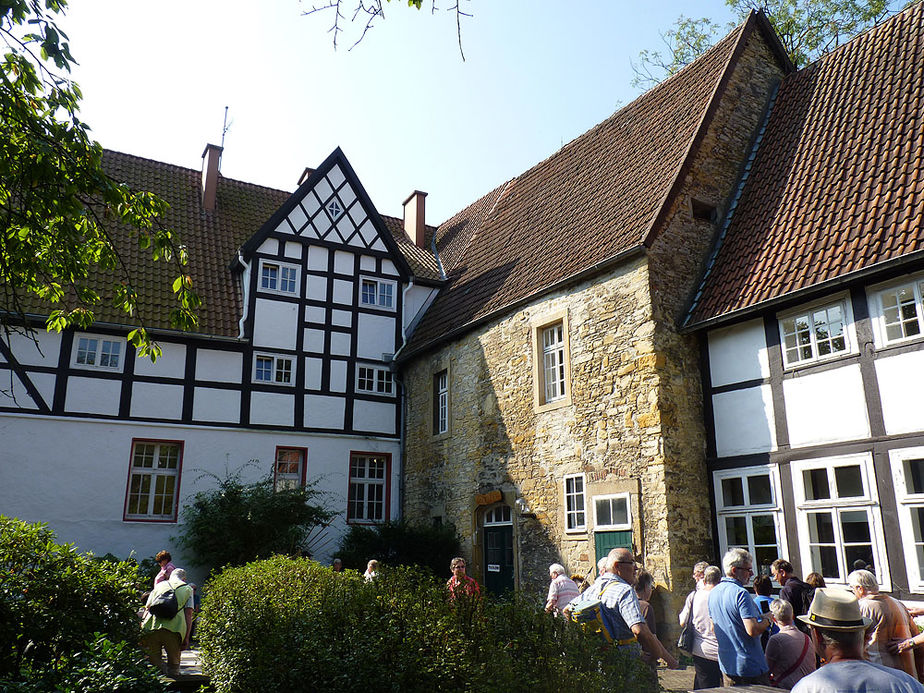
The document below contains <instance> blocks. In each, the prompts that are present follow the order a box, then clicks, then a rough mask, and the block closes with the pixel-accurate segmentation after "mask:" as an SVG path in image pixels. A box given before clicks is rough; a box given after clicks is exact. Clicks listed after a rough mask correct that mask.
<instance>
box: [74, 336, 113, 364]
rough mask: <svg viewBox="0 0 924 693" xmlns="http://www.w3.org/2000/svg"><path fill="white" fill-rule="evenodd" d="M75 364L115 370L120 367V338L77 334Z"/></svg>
mask: <svg viewBox="0 0 924 693" xmlns="http://www.w3.org/2000/svg"><path fill="white" fill-rule="evenodd" d="M74 365H75V366H83V367H85V368H98V369H105V370H113V371H117V370H119V369H121V367H122V340H121V339H111V338H109V339H107V338H105V337H92V336H90V335H77V354H76V356H75V357H74Z"/></svg>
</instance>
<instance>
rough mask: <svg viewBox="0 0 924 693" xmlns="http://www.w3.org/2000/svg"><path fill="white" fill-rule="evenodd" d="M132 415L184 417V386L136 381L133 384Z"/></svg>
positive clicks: (158, 417)
mask: <svg viewBox="0 0 924 693" xmlns="http://www.w3.org/2000/svg"><path fill="white" fill-rule="evenodd" d="M131 415H132V416H145V417H150V418H152V419H175V420H177V421H178V420H180V419H182V418H183V386H182V385H165V384H161V383H134V384H133V385H132V404H131Z"/></svg>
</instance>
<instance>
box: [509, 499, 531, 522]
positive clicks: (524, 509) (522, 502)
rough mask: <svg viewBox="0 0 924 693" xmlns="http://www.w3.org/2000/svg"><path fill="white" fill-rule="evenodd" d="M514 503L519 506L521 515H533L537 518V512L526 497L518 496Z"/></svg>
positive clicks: (518, 510)
mask: <svg viewBox="0 0 924 693" xmlns="http://www.w3.org/2000/svg"><path fill="white" fill-rule="evenodd" d="M514 503H515V504H516V506H517V512H518V513H520V517H532V518H534V519H535V517H536V513H534V512H533V511H532V510H530V509H529V503H527V502H526V499H525V498H517V499H516V500H515V501H514Z"/></svg>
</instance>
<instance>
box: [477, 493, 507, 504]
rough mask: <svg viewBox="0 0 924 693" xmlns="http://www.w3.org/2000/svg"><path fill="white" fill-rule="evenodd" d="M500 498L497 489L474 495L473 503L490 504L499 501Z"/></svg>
mask: <svg viewBox="0 0 924 693" xmlns="http://www.w3.org/2000/svg"><path fill="white" fill-rule="evenodd" d="M502 498H503V496H501V492H500V491H497V490H494V491H488V492H487V493H482V494H480V495H478V496H475V504H476V505H491V503H500V501H501V499H502Z"/></svg>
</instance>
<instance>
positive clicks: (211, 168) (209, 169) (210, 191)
mask: <svg viewBox="0 0 924 693" xmlns="http://www.w3.org/2000/svg"><path fill="white" fill-rule="evenodd" d="M221 152H222V148H221V147H219V146H218V145H217V144H207V145H205V150H204V151H203V152H202V209H204V210H205V211H206V212H214V211H215V196H216V194H217V192H218V167H219V165H220V163H221Z"/></svg>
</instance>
